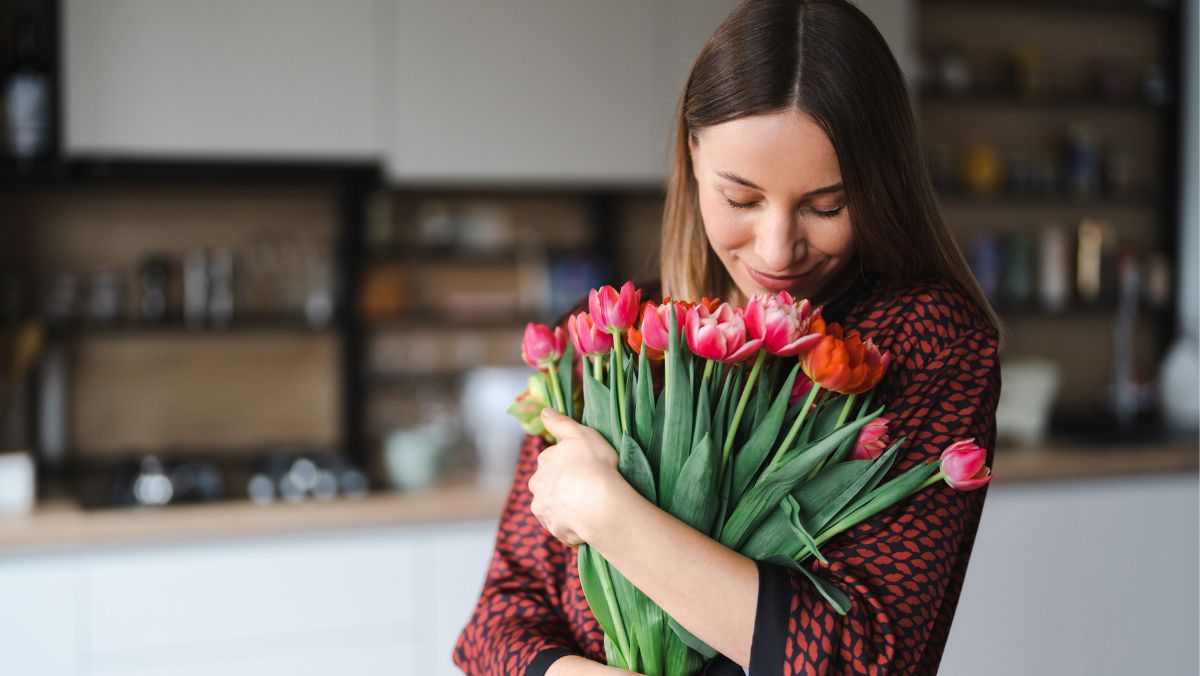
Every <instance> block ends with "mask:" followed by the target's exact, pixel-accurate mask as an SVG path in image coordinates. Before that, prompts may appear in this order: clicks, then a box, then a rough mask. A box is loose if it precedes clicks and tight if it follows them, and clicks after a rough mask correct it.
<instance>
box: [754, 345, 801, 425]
mask: <svg viewBox="0 0 1200 676" xmlns="http://www.w3.org/2000/svg"><path fill="white" fill-rule="evenodd" d="M778 368H779V360H778V359H777V360H775V362H774V363H773V364H771V367H770V369H763V371H762V372H761V373H759V375H758V382H757V383H755V384H754V385H755V388H754V401H752V402H751V403H750V408H751V409H752V410H753V413H752V414H751V416H750V429H758V426H759V425H760V424H762V421H763V417H765V416H766V415H767V409H768V408H769V406H770V404H771V392H773V391H774V392H778V390H772V389H771V377H770V375H769V374H768V372H769V371H774V370H775V369H778ZM787 392H788V393H791V388H788V390H787Z"/></svg>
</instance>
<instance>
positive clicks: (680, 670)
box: [664, 633, 715, 676]
mask: <svg viewBox="0 0 1200 676" xmlns="http://www.w3.org/2000/svg"><path fill="white" fill-rule="evenodd" d="M667 636H669V637H670V638H669V640H668V641H667V664H666V669H664V671H665V672H666V673H667V674H669V675H670V676H683V675H689V676H690V675H691V674H698V673H699V672H700V668H701V667H703V666H704V658H703V657H702V656H701V655H700V653H698V652H696V651H695V650H693V649H692V648H689V647H688V645H687V644H686V643H684V642H683V641H682V640H680V639H679V637H678V636H677V635H673V633H672V634H667ZM714 654H715V653H714Z"/></svg>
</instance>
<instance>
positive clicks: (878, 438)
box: [850, 416, 891, 460]
mask: <svg viewBox="0 0 1200 676" xmlns="http://www.w3.org/2000/svg"><path fill="white" fill-rule="evenodd" d="M889 422H891V421H890V420H888V419H887V418H885V417H883V416H880V417H878V418H876V419H874V420H872V421H871V422H869V423H867V424H866V426H865V427H863V428H862V429H861V430H859V432H858V439H857V440H856V441H855V442H854V451H853V452H852V453H851V454H850V459H851V460H874V459H875V458H878V457H879V456H880V455H883V450H884V449H885V448H887V445H888V423H889Z"/></svg>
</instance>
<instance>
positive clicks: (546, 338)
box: [521, 322, 567, 371]
mask: <svg viewBox="0 0 1200 676" xmlns="http://www.w3.org/2000/svg"><path fill="white" fill-rule="evenodd" d="M566 349H567V335H566V334H565V333H563V330H562V329H561V328H556V329H554V330H553V331H551V330H550V327H548V326H546V325H545V324H534V323H533V322H529V323H528V324H526V325H525V338H524V339H523V340H522V341H521V358H522V359H524V360H525V363H526V364H529V365H530V366H532V367H533V368H535V369H537V370H539V371H545V370H548V369H551V368H554V362H555V361H557V360H558V359H560V358H561V357H562V355H563V351H565V350H566Z"/></svg>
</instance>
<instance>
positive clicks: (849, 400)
mask: <svg viewBox="0 0 1200 676" xmlns="http://www.w3.org/2000/svg"><path fill="white" fill-rule="evenodd" d="M856 396H858V395H854V394H851V395H849V396H847V397H846V403H844V404H842V413H841V415H839V416H838V419H837V424H836V425H834V426H833V428H834V429H837V428H839V427H841V426H842V423H844V422H846V416H847V415H849V414H850V408H851V407H852V406H854V399H855V397H856ZM850 443H854V442H850ZM827 462H829V456H828V455H827V456H825V458H824V459H823V460H821V462H819V463H817V466H816V467H814V468H813V471H811V472H809V473H808V478H809V479H812V478H813V477H815V476H816V475H817V472H820V471H821V468H823V467H824V466H825V463H827Z"/></svg>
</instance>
